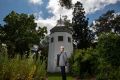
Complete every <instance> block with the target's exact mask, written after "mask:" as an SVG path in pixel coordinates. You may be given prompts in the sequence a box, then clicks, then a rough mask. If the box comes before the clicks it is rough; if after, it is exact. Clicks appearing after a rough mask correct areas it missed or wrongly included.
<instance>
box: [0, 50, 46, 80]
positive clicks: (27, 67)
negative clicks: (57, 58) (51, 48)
mask: <svg viewBox="0 0 120 80" xmlns="http://www.w3.org/2000/svg"><path fill="white" fill-rule="evenodd" d="M3 54H4V55H3ZM45 65H46V64H45V62H44V61H43V62H41V61H40V59H38V60H37V61H36V60H34V59H33V56H32V55H30V56H29V57H28V58H26V57H23V58H22V59H21V57H20V56H19V55H16V56H15V57H14V58H12V59H9V58H8V56H7V53H6V50H5V51H4V49H3V52H1V53H0V80H33V79H35V80H41V78H44V77H45V75H46V70H45Z"/></svg>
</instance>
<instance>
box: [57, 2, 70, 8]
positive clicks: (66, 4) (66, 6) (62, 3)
mask: <svg viewBox="0 0 120 80" xmlns="http://www.w3.org/2000/svg"><path fill="white" fill-rule="evenodd" d="M59 2H60V5H61V6H62V7H65V8H67V9H70V8H72V0H59Z"/></svg>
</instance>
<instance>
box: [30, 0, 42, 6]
mask: <svg viewBox="0 0 120 80" xmlns="http://www.w3.org/2000/svg"><path fill="white" fill-rule="evenodd" d="M29 2H30V3H32V4H39V5H41V4H42V3H43V1H42V0H29Z"/></svg>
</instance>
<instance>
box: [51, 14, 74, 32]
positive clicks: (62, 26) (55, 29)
mask: <svg viewBox="0 0 120 80" xmlns="http://www.w3.org/2000/svg"><path fill="white" fill-rule="evenodd" d="M50 32H51V34H52V33H54V32H68V33H70V34H72V31H71V29H69V28H67V27H66V26H65V24H64V20H63V19H62V18H61V16H60V19H59V20H58V21H57V25H56V26H55V27H53V28H52V29H51V30H50Z"/></svg>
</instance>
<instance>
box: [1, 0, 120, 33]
mask: <svg viewBox="0 0 120 80" xmlns="http://www.w3.org/2000/svg"><path fill="white" fill-rule="evenodd" d="M77 1H80V2H81V3H82V4H83V7H84V9H85V12H86V13H85V15H86V17H87V18H89V25H90V24H91V23H92V22H93V21H94V20H95V19H97V18H99V16H101V15H102V14H104V13H105V12H107V11H108V10H115V12H116V13H120V0H72V3H73V4H75V3H76V2H77ZM11 11H15V12H17V13H26V14H34V16H35V22H36V23H37V25H38V26H40V27H43V26H46V27H47V29H48V33H49V31H50V29H51V28H53V27H54V26H55V25H56V23H57V20H58V19H59V18H60V15H62V16H65V15H67V16H68V19H70V20H71V19H72V12H73V9H69V10H68V9H65V8H62V7H61V6H60V5H59V0H0V24H2V25H3V24H4V21H3V18H4V17H5V16H6V15H8V14H9V13H10V12H11Z"/></svg>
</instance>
